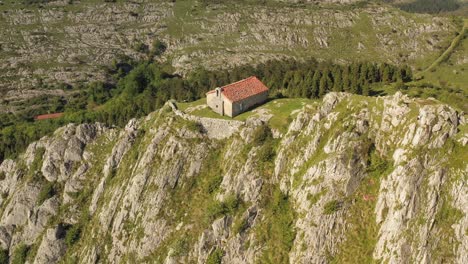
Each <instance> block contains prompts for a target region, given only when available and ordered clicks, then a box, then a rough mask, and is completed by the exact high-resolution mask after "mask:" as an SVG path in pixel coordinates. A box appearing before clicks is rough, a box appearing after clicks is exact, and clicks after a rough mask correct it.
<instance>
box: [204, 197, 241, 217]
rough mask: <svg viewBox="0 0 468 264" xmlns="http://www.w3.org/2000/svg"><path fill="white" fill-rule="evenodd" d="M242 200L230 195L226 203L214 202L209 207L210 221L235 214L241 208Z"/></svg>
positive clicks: (225, 200)
mask: <svg viewBox="0 0 468 264" xmlns="http://www.w3.org/2000/svg"><path fill="white" fill-rule="evenodd" d="M239 205H240V199H239V198H238V197H237V196H236V195H229V196H228V197H226V198H225V199H224V202H219V201H216V200H215V201H213V202H211V203H210V204H209V205H208V207H207V216H208V220H209V221H212V220H214V219H216V218H217V217H219V216H221V215H225V214H228V213H234V212H235V211H236V210H237V208H239Z"/></svg>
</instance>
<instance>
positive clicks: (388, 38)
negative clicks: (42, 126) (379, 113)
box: [0, 0, 463, 112]
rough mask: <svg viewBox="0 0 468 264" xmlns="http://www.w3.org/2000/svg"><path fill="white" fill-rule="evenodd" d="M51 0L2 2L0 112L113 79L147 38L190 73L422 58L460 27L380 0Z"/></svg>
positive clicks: (141, 55)
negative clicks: (262, 0) (45, 0)
mask: <svg viewBox="0 0 468 264" xmlns="http://www.w3.org/2000/svg"><path fill="white" fill-rule="evenodd" d="M56 2H57V1H52V2H51V3H49V4H43V5H41V8H37V7H36V6H33V7H26V8H25V7H24V6H23V5H20V4H16V3H5V5H8V6H6V7H5V10H4V12H2V13H0V20H1V21H2V23H3V24H4V26H3V27H1V28H0V34H1V35H2V36H4V37H3V38H2V40H0V53H1V54H2V55H3V56H0V71H1V72H2V78H0V91H2V93H1V95H0V99H3V100H0V112H14V111H22V107H24V106H25V105H29V104H30V101H29V100H32V99H34V98H37V97H39V96H55V97H69V96H73V95H74V94H75V93H76V90H75V89H72V90H69V89H67V88H66V87H67V86H68V85H73V86H75V87H78V86H79V84H81V83H83V82H88V81H91V80H94V81H112V79H111V78H110V76H109V74H108V73H107V70H106V69H108V68H109V67H110V66H109V65H113V64H115V63H114V62H115V61H117V62H119V61H121V60H122V58H125V57H129V58H133V59H135V60H142V59H147V58H148V54H146V53H145V52H140V51H138V49H136V48H135V47H137V46H139V45H146V46H147V47H151V46H152V44H153V42H154V41H155V40H162V41H164V42H165V43H166V44H167V46H168V48H167V51H166V52H165V54H164V56H163V57H162V58H157V59H158V60H160V61H167V62H169V63H170V64H172V66H174V67H175V69H176V70H177V72H178V73H187V72H188V71H190V70H192V69H194V68H196V67H199V66H204V67H205V68H208V69H219V68H226V67H233V66H235V65H244V64H258V63H261V62H264V61H267V60H272V59H283V58H297V59H300V58H304V57H305V58H307V57H311V56H313V57H316V58H318V59H319V60H335V61H336V62H339V63H342V62H344V61H354V58H361V59H362V60H369V61H376V62H389V63H394V64H401V63H407V64H411V65H414V64H418V65H419V63H418V61H419V60H421V59H423V57H425V56H429V57H430V56H431V55H434V56H435V55H436V54H438V53H439V52H440V50H441V49H442V47H443V46H445V44H444V43H445V42H446V41H447V40H448V39H451V38H452V37H453V33H454V32H455V31H457V30H456V24H455V23H454V22H453V21H452V20H450V19H449V18H444V17H442V18H432V17H429V16H425V15H420V14H413V15H408V14H406V13H400V12H398V11H396V10H395V9H394V8H392V7H390V6H387V5H383V4H379V5H377V4H368V5H361V6H345V7H343V8H317V7H315V5H316V3H317V2H321V3H352V2H356V0H321V1H294V0H289V1H282V2H300V4H297V5H295V4H289V3H277V6H275V5H274V4H272V5H261V4H258V5H256V6H254V7H252V5H253V4H255V3H249V4H245V3H240V2H235V3H233V2H229V3H227V4H223V3H216V4H208V6H205V4H201V3H198V4H193V5H192V4H191V5H186V4H184V3H178V2H172V1H160V2H157V3H156V2H154V1H149V0H141V1H132V2H124V3H119V4H115V3H113V2H112V1H111V2H105V1H104V2H103V1H100V2H99V3H93V4H87V3H84V2H83V1H74V2H73V3H67V4H61V5H57V4H55V3H56ZM304 2H307V3H306V4H305V5H306V8H304ZM335 7H336V6H335ZM252 10H255V12H252ZM116 25H124V26H122V27H120V26H116ZM191 29H196V30H191ZM350 32H357V33H358V34H354V33H353V34H351V33H350ZM344 44H346V45H344ZM220 47H221V48H220ZM292 54H295V55H292ZM330 54H333V56H331V55H330ZM458 57H460V56H458ZM461 57H463V56H461ZM169 60H170V61H169ZM112 67H113V66H111V68H112ZM58 84H60V85H58ZM20 106H21V107H20Z"/></svg>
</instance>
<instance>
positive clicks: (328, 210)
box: [323, 200, 341, 215]
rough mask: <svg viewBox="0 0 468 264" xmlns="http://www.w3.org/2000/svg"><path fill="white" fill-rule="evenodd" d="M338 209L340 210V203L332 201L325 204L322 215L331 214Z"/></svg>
mask: <svg viewBox="0 0 468 264" xmlns="http://www.w3.org/2000/svg"><path fill="white" fill-rule="evenodd" d="M340 209H341V202H339V201H337V200H333V201H330V202H328V203H326V204H325V206H324V207H323V213H324V214H327V215H328V214H333V213H335V212H336V211H338V210H340Z"/></svg>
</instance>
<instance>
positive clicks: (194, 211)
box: [0, 93, 468, 263]
mask: <svg viewBox="0 0 468 264" xmlns="http://www.w3.org/2000/svg"><path fill="white" fill-rule="evenodd" d="M294 115H295V117H294V119H293V121H292V122H291V123H290V124H289V128H288V129H287V132H286V133H284V134H282V136H281V137H279V136H278V137H272V136H271V137H270V136H265V137H267V138H268V141H262V139H261V138H262V137H260V139H259V135H258V133H259V132H258V131H263V130H259V129H260V128H262V129H263V128H264V126H265V125H268V122H269V121H268V120H269V118H270V117H268V116H267V115H260V116H261V118H256V117H253V118H249V119H248V120H247V121H246V122H239V123H237V122H234V121H226V120H222V119H213V120H212V122H213V124H216V125H212V126H210V125H207V123H203V122H204V121H203V119H202V118H200V117H196V116H193V115H190V114H186V113H184V112H181V111H179V110H177V108H176V107H175V105H173V104H172V103H168V104H166V106H165V107H163V109H161V110H159V111H157V112H154V113H152V114H150V115H149V116H147V117H145V118H142V119H139V120H131V121H130V122H129V123H128V125H127V126H126V127H125V128H122V129H117V128H113V129H110V128H106V127H105V126H103V125H102V124H94V125H79V126H77V125H68V126H66V127H63V128H61V129H59V130H57V131H56V132H55V133H54V135H51V136H49V137H45V138H43V139H41V140H39V141H38V142H35V143H33V144H31V145H30V146H29V148H28V150H27V151H26V153H25V154H23V155H22V156H21V157H20V158H19V159H18V160H15V161H12V160H6V161H4V162H3V163H2V164H1V165H0V172H2V173H3V174H4V175H5V176H4V177H2V178H1V179H0V183H1V185H0V187H1V188H2V189H1V190H2V192H4V193H6V194H5V195H4V196H2V203H1V208H0V209H1V210H0V213H1V215H0V216H1V217H0V247H1V248H4V249H7V250H10V253H12V250H13V249H14V248H15V247H16V246H17V245H19V244H20V243H24V244H26V245H34V246H35V247H36V248H38V250H37V253H36V254H35V255H34V256H28V257H29V258H30V259H31V260H34V262H35V263H56V262H58V261H67V260H73V259H80V260H82V261H83V262H85V263H95V262H96V261H104V260H105V261H109V262H113V263H126V262H128V261H130V259H132V261H137V262H164V263H191V262H197V263H205V262H206V261H207V260H208V259H211V260H213V259H222V260H223V262H225V263H254V262H256V261H259V260H272V259H274V260H277V261H279V259H281V260H285V261H289V262H291V263H328V262H330V261H332V260H333V261H335V262H362V263H365V262H366V260H367V261H368V260H372V259H374V260H380V261H385V262H389V263H402V262H403V263H404V262H418V263H419V262H423V263H427V262H440V261H450V262H454V263H464V262H466V259H467V245H468V240H467V238H466V236H465V231H466V229H467V225H468V220H467V215H466V213H467V211H468V207H467V199H466V197H468V193H467V191H468V189H467V186H466V183H465V178H466V174H467V171H468V167H467V166H466V164H465V163H466V162H465V161H464V157H465V156H466V155H465V154H464V153H466V145H463V144H462V142H461V141H460V139H462V138H464V137H467V136H468V135H466V132H465V131H466V123H465V121H464V120H465V116H464V114H463V113H459V112H457V111H455V110H454V109H452V108H450V107H448V106H446V105H442V104H440V103H439V102H437V101H434V100H422V99H410V98H408V97H406V96H404V95H402V94H400V93H397V94H395V95H394V96H386V97H373V98H372V97H363V96H356V95H350V94H346V93H330V94H327V95H326V96H325V97H324V99H323V101H322V102H320V103H313V104H310V105H308V106H305V107H304V108H303V109H302V110H301V111H300V112H298V113H294ZM210 120H211V119H210ZM194 123H199V125H196V126H194ZM210 131H211V132H210ZM220 135H222V136H220ZM57 153H58V154H57ZM66 164H68V165H66ZM50 184H53V186H54V187H53V188H54V189H53V190H54V191H53V192H45V191H44V190H48V189H46V187H47V186H50ZM45 194H46V196H44V195H45ZM52 219H53V220H52ZM76 230H79V232H77V231H76ZM72 231H73V232H74V233H73V232H72ZM77 234H78V235H77ZM72 235H73V239H71V238H70V237H68V239H67V236H72ZM65 241H67V243H65ZM279 241H281V242H280V243H279ZM277 242H278V243H277ZM356 245H358V246H356ZM359 250H362V252H361V251H359ZM31 254H32V253H31ZM64 258H65V259H64Z"/></svg>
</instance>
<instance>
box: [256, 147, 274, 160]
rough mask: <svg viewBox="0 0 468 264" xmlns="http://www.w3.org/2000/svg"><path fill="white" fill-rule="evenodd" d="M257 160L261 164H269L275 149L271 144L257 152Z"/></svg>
mask: <svg viewBox="0 0 468 264" xmlns="http://www.w3.org/2000/svg"><path fill="white" fill-rule="evenodd" d="M257 155H258V160H259V161H261V162H270V161H273V159H274V158H275V155H276V153H275V149H274V148H273V145H272V144H266V145H264V146H263V147H262V148H260V149H259V150H258V152H257Z"/></svg>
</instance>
